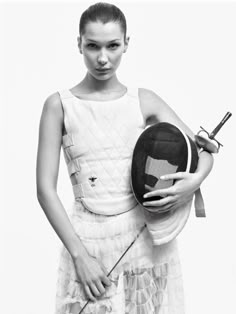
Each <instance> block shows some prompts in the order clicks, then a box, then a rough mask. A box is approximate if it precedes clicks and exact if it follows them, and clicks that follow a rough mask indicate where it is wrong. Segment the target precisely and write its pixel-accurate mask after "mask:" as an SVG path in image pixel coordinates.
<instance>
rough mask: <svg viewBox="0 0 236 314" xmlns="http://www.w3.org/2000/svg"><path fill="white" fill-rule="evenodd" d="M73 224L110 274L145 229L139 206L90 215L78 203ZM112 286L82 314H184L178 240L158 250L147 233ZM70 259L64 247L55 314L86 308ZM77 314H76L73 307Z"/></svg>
mask: <svg viewBox="0 0 236 314" xmlns="http://www.w3.org/2000/svg"><path fill="white" fill-rule="evenodd" d="M70 219H71V222H72V224H73V226H74V228H75V231H76V233H77V234H78V235H79V237H80V239H81V240H82V242H83V244H84V246H85V247H86V249H87V250H88V252H89V254H90V255H92V256H94V257H96V258H97V259H99V260H100V261H101V262H102V263H103V265H104V266H105V268H106V269H107V271H108V272H109V271H110V270H111V269H112V267H113V266H114V264H115V263H116V262H117V261H118V259H119V258H120V256H121V255H122V254H123V252H124V251H125V250H126V248H127V247H128V246H129V245H130V243H131V242H132V241H133V240H134V238H135V237H136V236H137V234H138V233H139V231H140V230H141V228H142V227H143V225H144V224H145V221H144V216H143V212H142V210H141V208H140V206H139V205H137V206H136V207H134V208H133V209H131V210H130V211H128V212H125V213H123V214H120V215H116V216H103V215H97V214H94V213H91V212H89V211H88V210H86V209H85V208H84V206H83V205H82V204H81V203H79V202H74V203H73V206H72V211H71V213H70ZM109 278H110V280H111V283H112V284H111V286H109V287H107V288H106V292H105V294H103V295H102V296H101V297H99V298H97V301H96V302H89V303H88V305H87V306H86V307H85V309H84V310H83V312H82V313H83V314H106V313H113V314H126V313H129V314H152V313H155V314H184V294H183V286H182V276H181V267H180V261H179V256H178V248H177V243H176V239H175V240H173V241H171V242H169V243H167V244H164V245H160V246H153V244H152V240H151V237H150V235H149V233H148V231H147V229H146V228H145V229H144V230H143V232H142V233H141V234H140V236H139V237H138V238H137V240H136V241H135V242H134V244H133V245H132V246H131V248H130V249H129V250H128V252H127V253H126V254H125V255H124V257H123V258H122V259H121V261H120V262H119V263H118V265H117V266H116V267H115V269H114V270H113V271H112V273H111V275H110V276H109ZM76 279H77V276H76V272H75V268H74V264H73V261H72V259H71V256H70V254H69V253H68V251H67V250H66V248H65V247H64V246H62V248H61V252H60V261H59V267H58V280H57V292H56V311H55V314H72V313H73V314H74V313H76V314H78V313H79V311H80V309H81V308H82V307H83V306H84V304H85V303H86V301H87V300H86V296H85V294H84V291H83V288H82V286H81V285H80V283H78V281H76ZM75 303H76V304H77V309H78V310H77V311H76V312H74V311H73V312H72V310H71V308H72V305H73V304H75Z"/></svg>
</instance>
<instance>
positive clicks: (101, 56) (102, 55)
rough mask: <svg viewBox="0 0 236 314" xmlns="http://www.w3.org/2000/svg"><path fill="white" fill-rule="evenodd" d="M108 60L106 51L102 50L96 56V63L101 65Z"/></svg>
mask: <svg viewBox="0 0 236 314" xmlns="http://www.w3.org/2000/svg"><path fill="white" fill-rule="evenodd" d="M107 61H108V58H107V55H106V53H105V52H104V51H103V50H102V51H101V52H100V54H99V56H98V63H99V64H101V65H104V64H106V63H107Z"/></svg>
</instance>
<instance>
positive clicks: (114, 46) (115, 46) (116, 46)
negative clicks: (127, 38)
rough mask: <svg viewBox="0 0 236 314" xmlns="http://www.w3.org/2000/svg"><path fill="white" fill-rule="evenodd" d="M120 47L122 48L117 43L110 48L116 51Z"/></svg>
mask: <svg viewBox="0 0 236 314" xmlns="http://www.w3.org/2000/svg"><path fill="white" fill-rule="evenodd" d="M119 46H120V45H119V44H117V43H112V44H110V45H109V48H111V49H116V48H118V47H119Z"/></svg>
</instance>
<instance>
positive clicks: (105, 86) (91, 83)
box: [80, 72, 123, 92]
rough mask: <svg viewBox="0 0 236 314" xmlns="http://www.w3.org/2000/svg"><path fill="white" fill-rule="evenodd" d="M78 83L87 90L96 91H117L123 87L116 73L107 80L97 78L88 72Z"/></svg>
mask: <svg viewBox="0 0 236 314" xmlns="http://www.w3.org/2000/svg"><path fill="white" fill-rule="evenodd" d="M80 85H81V87H82V86H83V87H84V88H86V89H87V90H90V91H96V92H111V91H117V90H119V89H121V88H122V87H123V85H122V84H121V83H120V82H119V80H118V78H117V76H116V74H114V75H113V76H112V77H111V78H109V79H107V80H97V79H95V78H94V77H93V76H92V75H91V74H89V73H88V72H87V74H86V75H85V78H84V79H83V80H82V82H81V83H80Z"/></svg>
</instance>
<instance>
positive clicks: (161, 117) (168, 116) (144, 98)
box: [139, 88, 214, 181]
mask: <svg viewBox="0 0 236 314" xmlns="http://www.w3.org/2000/svg"><path fill="white" fill-rule="evenodd" d="M139 96H140V103H141V110H142V112H143V115H144V118H145V120H146V123H147V124H149V123H151V124H152V123H155V122H169V123H172V124H174V125H177V126H178V127H180V128H181V129H182V130H183V131H184V132H185V133H186V134H188V135H189V136H190V137H191V138H192V140H194V133H193V131H192V130H191V129H190V128H189V127H188V126H187V125H186V124H185V123H184V122H183V121H182V120H181V119H180V118H179V117H178V115H177V114H176V113H175V111H174V110H173V109H172V108H171V107H170V106H169V105H168V104H167V103H166V102H165V101H164V100H163V99H161V98H160V97H159V96H158V95H157V94H155V93H154V92H153V91H151V90H148V89H144V88H140V90H139ZM213 161H214V160H213V156H212V154H210V153H208V152H206V151H202V152H201V153H200V155H199V162H198V167H197V170H196V173H198V174H199V180H200V181H203V180H204V179H205V178H206V177H207V175H208V174H209V173H210V171H211V169H212V166H213Z"/></svg>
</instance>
